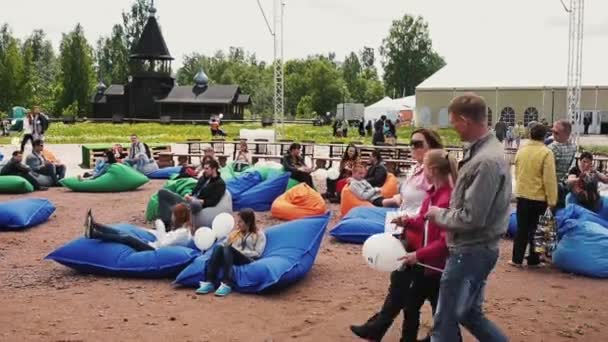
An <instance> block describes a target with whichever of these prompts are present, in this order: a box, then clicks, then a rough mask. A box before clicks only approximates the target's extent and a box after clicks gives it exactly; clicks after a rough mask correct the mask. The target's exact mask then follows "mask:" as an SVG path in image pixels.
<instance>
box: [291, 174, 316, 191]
mask: <svg viewBox="0 0 608 342" xmlns="http://www.w3.org/2000/svg"><path fill="white" fill-rule="evenodd" d="M291 178H293V179H295V180H297V181H298V182H300V183H306V184H308V186H310V187H311V188H314V185H313V184H312V176H311V175H310V173H306V172H302V171H291Z"/></svg>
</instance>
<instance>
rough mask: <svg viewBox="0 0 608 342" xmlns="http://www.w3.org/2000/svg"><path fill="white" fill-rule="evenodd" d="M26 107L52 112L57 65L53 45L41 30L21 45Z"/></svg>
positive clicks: (36, 31)
mask: <svg viewBox="0 0 608 342" xmlns="http://www.w3.org/2000/svg"><path fill="white" fill-rule="evenodd" d="M22 51H23V52H22V53H23V60H24V65H25V68H24V69H25V70H24V73H25V77H26V88H27V89H26V93H27V94H28V105H29V106H33V105H40V106H42V108H43V109H44V110H47V111H53V110H54V102H55V97H54V96H55V91H54V89H55V88H56V82H57V75H58V65H57V58H56V56H55V52H54V51H53V45H52V44H51V42H50V40H48V39H47V38H46V34H45V33H44V31H42V30H35V31H34V32H33V33H32V34H31V35H30V36H29V37H28V38H27V39H26V40H25V42H24V43H23V48H22Z"/></svg>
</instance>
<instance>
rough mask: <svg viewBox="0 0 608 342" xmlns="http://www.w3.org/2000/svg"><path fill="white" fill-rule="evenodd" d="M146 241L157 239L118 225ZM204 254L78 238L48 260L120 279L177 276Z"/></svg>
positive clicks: (140, 231)
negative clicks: (141, 247) (142, 248)
mask: <svg viewBox="0 0 608 342" xmlns="http://www.w3.org/2000/svg"><path fill="white" fill-rule="evenodd" d="M113 227H116V228H119V229H123V230H125V231H128V232H129V233H131V234H134V235H136V236H138V237H139V238H141V239H143V240H146V241H155V240H156V237H155V236H154V235H153V234H152V233H150V232H148V231H146V230H144V229H143V228H139V227H136V226H133V225H130V224H117V225H113ZM199 255H200V251H198V250H195V249H191V248H186V247H174V246H172V247H163V248H159V249H157V250H155V251H143V252H137V251H135V250H134V249H132V248H131V247H129V246H127V245H123V244H121V243H115V242H103V241H100V240H95V239H86V238H84V237H82V238H78V239H76V240H73V241H72V242H69V243H68V244H66V245H64V246H63V247H60V248H58V249H57V250H55V251H54V252H52V253H51V254H49V255H48V256H47V257H46V259H49V260H54V261H56V262H58V263H60V264H62V265H65V266H67V267H70V268H73V269H75V270H77V271H79V272H83V273H91V274H99V275H106V276H116V277H138V278H167V277H173V276H175V275H176V274H178V273H179V272H180V271H181V270H183V269H184V267H186V266H187V265H188V264H190V263H191V262H192V260H194V259H195V258H196V257H197V256H199Z"/></svg>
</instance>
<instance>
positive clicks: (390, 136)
mask: <svg viewBox="0 0 608 342" xmlns="http://www.w3.org/2000/svg"><path fill="white" fill-rule="evenodd" d="M355 125H356V127H357V132H358V133H359V136H360V137H365V136H371V137H372V143H373V145H385V144H386V145H395V142H396V140H397V126H396V123H395V122H393V121H392V120H390V119H388V118H387V117H386V115H382V116H381V117H380V119H378V120H374V121H373V122H372V120H368V121H367V123H365V121H364V120H357V122H356V123H355ZM332 127H333V136H334V137H343V138H346V137H348V128H349V127H350V123H349V121H348V120H346V119H342V120H339V119H336V120H334V123H333V126H332Z"/></svg>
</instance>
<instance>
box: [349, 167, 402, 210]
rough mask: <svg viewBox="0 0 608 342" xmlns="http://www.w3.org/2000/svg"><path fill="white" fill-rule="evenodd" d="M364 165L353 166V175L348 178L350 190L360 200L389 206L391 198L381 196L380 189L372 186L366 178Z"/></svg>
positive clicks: (380, 205) (378, 205) (375, 204)
mask: <svg viewBox="0 0 608 342" xmlns="http://www.w3.org/2000/svg"><path fill="white" fill-rule="evenodd" d="M366 172H367V171H366V170H365V166H363V165H361V164H356V165H355V166H354V167H353V177H352V178H351V180H350V184H349V186H350V191H351V192H352V193H353V194H354V195H355V196H357V198H359V199H360V200H362V201H368V202H371V203H372V204H373V205H374V206H376V207H389V206H391V205H392V202H393V200H392V199H391V198H383V197H382V190H381V189H380V188H376V187H373V186H372V185H371V184H370V183H369V182H368V181H367V180H366V179H365V174H366Z"/></svg>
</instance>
